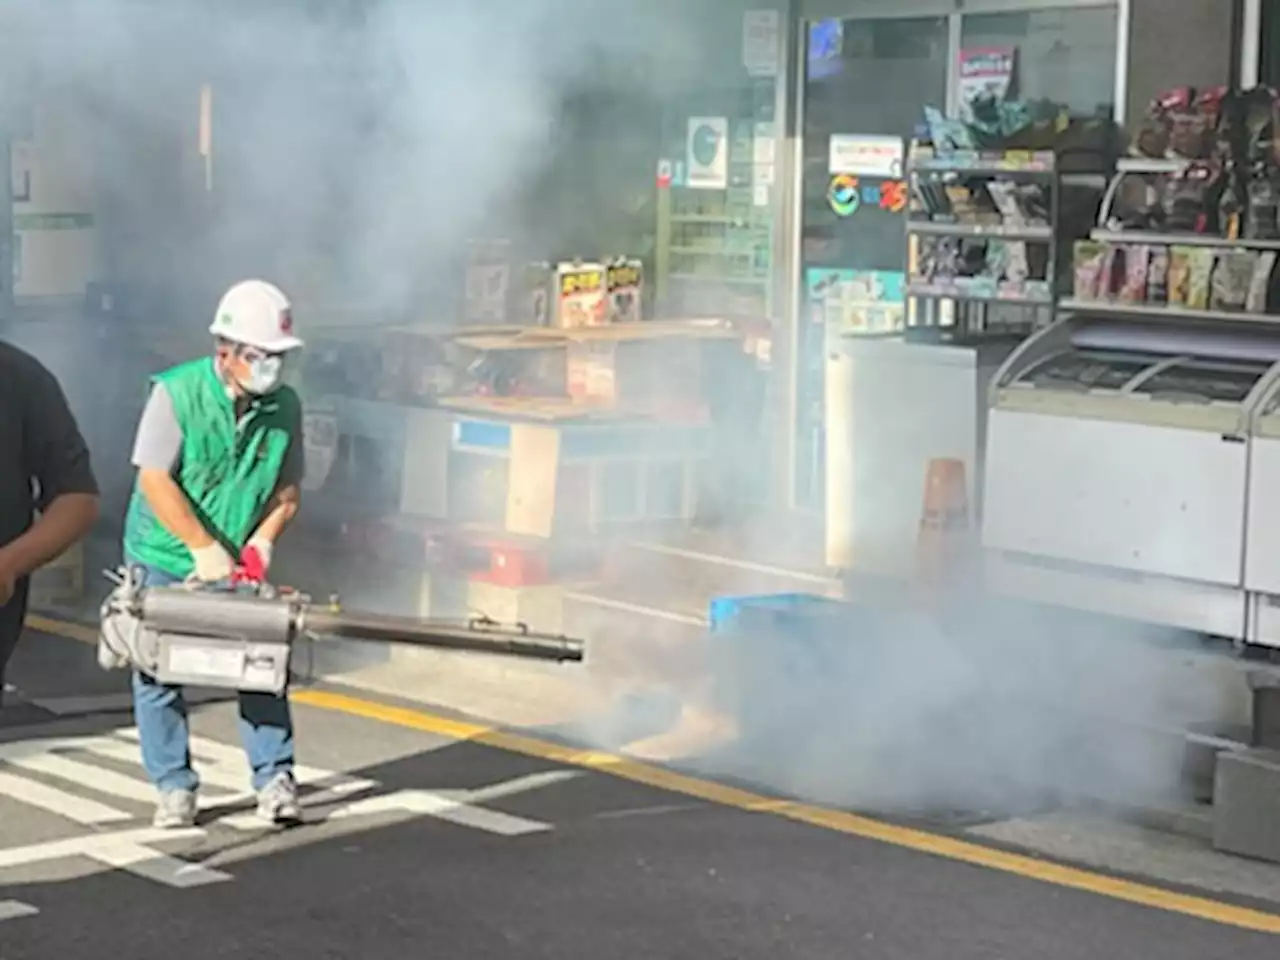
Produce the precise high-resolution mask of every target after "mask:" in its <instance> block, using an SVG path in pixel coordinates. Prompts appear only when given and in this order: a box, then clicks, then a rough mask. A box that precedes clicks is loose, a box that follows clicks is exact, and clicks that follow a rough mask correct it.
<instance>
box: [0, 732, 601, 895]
mask: <svg viewBox="0 0 1280 960" xmlns="http://www.w3.org/2000/svg"><path fill="white" fill-rule="evenodd" d="M139 750H140V744H139V742H138V732H137V729H136V728H123V729H119V730H114V731H111V732H110V733H107V734H98V735H91V736H72V737H51V738H44V739H39V740H27V741H20V742H10V743H0V802H2V801H5V800H9V801H12V802H16V803H18V804H22V805H24V806H27V807H31V808H35V809H38V810H41V811H43V812H44V813H47V814H51V815H53V816H55V817H58V818H61V819H63V820H67V821H70V822H72V823H74V824H77V825H79V826H80V827H82V828H87V830H88V832H86V833H83V834H82V835H80V836H73V837H63V838H60V839H57V840H49V841H44V842H38V843H26V844H23V845H21V846H16V847H9V848H7V849H0V882H3V879H4V872H5V871H6V870H13V869H17V868H21V867H31V866H32V865H37V864H42V863H50V862H53V861H59V860H66V859H75V858H78V859H81V860H88V861H90V862H93V863H95V864H97V865H98V866H99V867H104V868H107V869H111V870H123V871H127V872H129V873H131V874H133V875H135V876H138V877H142V878H145V879H147V880H150V881H153V882H156V883H161V884H164V885H165V886H168V887H173V888H178V889H185V888H190V887H199V886H204V885H207V884H212V883H223V882H226V881H228V880H231V879H233V878H232V877H231V876H230V875H229V874H227V873H224V872H222V871H220V870H216V869H213V868H211V867H209V866H205V865H201V864H198V863H192V862H189V861H186V860H183V859H181V858H180V857H178V856H174V855H173V854H172V853H170V852H167V850H166V849H162V847H165V846H166V845H168V844H171V843H175V842H178V841H184V840H186V841H189V840H193V839H200V838H207V837H209V836H210V831H211V830H217V829H223V830H227V829H229V830H234V831H237V832H246V833H247V832H251V831H252V832H261V831H262V830H263V824H262V822H261V821H260V820H258V819H257V817H256V815H255V814H254V813H253V812H251V811H246V810H245V809H244V806H245V805H246V804H247V803H250V802H251V801H252V799H253V794H252V792H251V791H250V790H249V789H248V780H249V769H248V764H247V762H246V760H245V756H244V753H243V751H242V750H241V748H240V747H239V746H238V745H235V746H233V745H231V744H227V743H222V742H220V741H217V740H212V739H209V738H206V737H192V738H191V752H192V756H193V760H194V762H195V766H196V769H197V771H198V772H199V774H200V779H201V794H202V795H201V806H202V808H203V809H205V810H206V811H209V812H210V813H211V814H212V820H211V821H210V822H208V823H202V824H201V825H200V826H196V827H191V828H185V829H181V830H159V829H156V828H152V827H150V826H141V825H139V824H138V821H139V820H142V819H143V818H149V816H150V813H151V809H152V806H153V804H154V802H155V798H156V794H155V790H154V789H153V788H152V786H151V785H150V784H149V783H148V782H147V780H146V778H145V775H144V774H143V772H142V769H141V757H140V755H139ZM125 771H129V772H125ZM579 775H580V774H579V773H578V772H574V771H567V770H552V771H548V772H543V773H536V774H531V775H527V776H522V777H517V778H515V779H513V780H509V781H506V782H504V783H499V784H494V785H492V786H488V787H482V788H480V789H475V790H439V791H429V790H399V791H392V792H386V791H381V792H379V791H380V790H381V784H379V783H378V782H377V781H375V780H371V779H368V778H365V777H359V776H351V775H348V774H345V773H340V772H337V771H333V770H325V769H321V768H318V767H312V766H308V765H305V764H300V765H298V766H297V767H296V769H295V777H296V779H297V780H298V783H299V786H300V788H301V792H302V796H301V802H302V804H303V806H304V808H306V809H307V810H308V811H309V813H308V816H307V820H308V822H310V823H330V822H334V823H336V822H348V823H349V822H351V821H353V820H358V819H360V818H377V817H381V818H385V817H388V816H390V817H393V818H416V817H431V818H434V819H438V820H443V821H446V822H449V823H453V824H456V825H459V826H463V827H467V828H469V829H474V830H481V831H484V832H486V833H490V834H494V835H497V836H505V837H519V836H524V835H526V834H531V833H538V832H541V831H546V830H550V829H551V825H550V824H547V823H543V822H541V821H537V820H531V819H528V818H525V817H519V816H514V815H512V814H508V813H505V812H502V811H497V810H492V809H489V808H487V807H485V806H483V804H486V803H489V802H492V801H494V800H498V799H501V798H504V797H509V796H513V795H516V794H521V793H526V792H529V791H532V790H539V789H543V788H546V787H549V786H552V785H554V784H557V783H561V782H563V781H565V780H569V779H571V778H573V777H576V776H579ZM209 788H212V789H209ZM223 807H228V808H230V809H229V810H226V811H223V812H219V810H220V808H223ZM131 824H133V825H132V826H131ZM168 849H172V848H171V847H168ZM34 909H35V908H33V907H29V906H28V905H26V904H23V903H21V902H19V901H16V900H14V901H10V900H0V921H3V920H8V919H16V918H18V917H22V916H29V915H31V913H30V911H33V910H34ZM6 910H7V911H8V913H6V912H5V911H6ZM24 911H26V912H24ZM36 912H38V911H36Z"/></svg>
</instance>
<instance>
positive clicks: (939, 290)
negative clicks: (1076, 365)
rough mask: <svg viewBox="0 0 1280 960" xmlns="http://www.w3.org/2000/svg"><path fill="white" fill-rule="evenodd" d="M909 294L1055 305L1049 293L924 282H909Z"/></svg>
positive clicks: (909, 295) (972, 301)
mask: <svg viewBox="0 0 1280 960" xmlns="http://www.w3.org/2000/svg"><path fill="white" fill-rule="evenodd" d="M907 296H908V297H917V298H920V299H923V300H957V301H963V302H967V303H1007V304H1009V305H1010V306H1023V307H1046V308H1047V307H1052V306H1053V298H1052V297H1051V296H1048V295H1046V296H1034V295H1028V294H1025V293H1022V294H1006V293H1000V292H998V291H997V292H995V293H990V294H984V293H979V292H977V291H973V290H965V289H963V288H958V287H952V286H936V285H932V284H924V283H909V284H907Z"/></svg>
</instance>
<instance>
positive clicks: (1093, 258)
mask: <svg viewBox="0 0 1280 960" xmlns="http://www.w3.org/2000/svg"><path fill="white" fill-rule="evenodd" d="M1106 264H1107V245H1106V244H1105V243H1096V242H1095V241H1093V240H1080V241H1077V243H1076V245H1075V250H1074V256H1073V265H1074V275H1075V288H1074V290H1075V296H1076V299H1078V300H1096V299H1097V298H1098V297H1100V296H1101V295H1102V277H1103V273H1104V271H1105V268H1106Z"/></svg>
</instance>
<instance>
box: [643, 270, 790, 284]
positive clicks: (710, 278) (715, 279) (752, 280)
mask: <svg viewBox="0 0 1280 960" xmlns="http://www.w3.org/2000/svg"><path fill="white" fill-rule="evenodd" d="M667 276H668V277H669V278H670V279H672V280H680V281H683V282H685V283H726V284H729V283H732V284H754V285H764V284H767V283H768V282H769V280H768V278H767V277H727V276H723V275H721V274H718V273H705V274H703V273H671V274H668V275H667Z"/></svg>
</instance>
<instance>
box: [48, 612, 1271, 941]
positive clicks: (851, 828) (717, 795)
mask: <svg viewBox="0 0 1280 960" xmlns="http://www.w3.org/2000/svg"><path fill="white" fill-rule="evenodd" d="M27 625H28V626H29V627H31V628H32V629H33V630H40V631H43V632H45V633H51V634H54V635H56V636H62V637H67V638H70V639H73V640H80V641H87V642H97V633H96V632H95V631H93V630H91V629H88V628H86V627H83V626H79V625H77V624H71V623H63V622H61V621H57V620H50V619H48V618H45V617H39V616H29V617H27ZM292 700H293V701H294V702H295V703H299V704H303V705H305V706H309V707H315V708H317V709H321V710H330V711H334V712H337V713H342V714H345V715H347V716H352V717H360V718H362V719H366V720H375V721H378V722H380V723H387V724H392V725H394V726H399V727H405V728H407V729H410V730H418V731H421V732H423V733H430V734H433V735H436V736H442V737H448V738H450V739H454V740H469V741H472V742H474V743H480V744H483V745H485V746H489V747H494V748H497V749H499V750H505V751H508V752H510V753H518V754H523V755H525V756H529V757H536V758H538V759H541V760H547V761H550V762H552V763H557V764H564V765H566V766H574V767H581V768H584V769H588V770H596V771H599V772H602V773H607V774H610V775H611V776H615V777H621V778H622V779H625V780H630V781H633V782H635V783H642V784H644V785H646V786H650V787H656V788H658V789H660V790H666V791H669V792H671V793H679V794H683V795H685V796H688V797H694V798H696V799H699V800H705V801H708V802H710V803H716V804H720V805H721V806H727V807H734V808H736V809H739V810H746V811H749V812H752V813H767V814H772V815H774V816H779V817H783V818H785V819H787V820H792V821H795V822H797V823H804V824H808V825H810V826H814V827H820V828H822V829H825V830H831V831H834V832H837V833H843V834H847V835H849V836H855V837H861V838H863V839H867V840H877V841H879V842H881V843H886V844H890V845H892V846H896V847H903V848H905V849H908V850H915V851H917V852H920V853H927V854H931V855H933V856H936V857H943V858H945V859H948V860H956V861H959V862H961V863H968V864H971V865H973V866H978V867H985V868H987V869H989V870H998V871H1000V872H1002V873H1009V874H1013V875H1015V876H1019V877H1024V878H1027V879H1031V880H1039V881H1042V882H1044V883H1050V884H1054V885H1056V886H1060V887H1069V888H1071V889H1074V890H1082V891H1085V892H1087V893H1093V894H1097V895H1099V896H1104V897H1110V898H1112V899H1115V900H1124V901H1126V902H1128V903H1136V904H1141V905H1142V906H1146V907H1154V908H1156V909H1157V910H1165V911H1169V912H1172V913H1180V914H1183V915H1185V916H1190V917H1196V918H1198V919H1201V920H1208V921H1210V922H1213V923H1219V924H1224V925H1226V926H1232V927H1240V928H1243V929H1245V930H1255V931H1259V932H1263V933H1280V914H1275V913H1266V912H1263V911H1261V910H1252V909H1249V908H1248V907H1239V906H1235V905H1233V904H1229V903H1224V902H1222V901H1219V900H1211V899H1209V898H1207V897H1198V896H1193V895H1191V894H1185V893H1177V892H1175V891H1173V890H1167V889H1164V888H1162V887H1156V886H1151V885H1149V884H1144V883H1137V882H1135V881H1132V880H1123V879H1120V878H1118V877H1111V876H1107V875H1106V874H1102V873H1096V872H1093V871H1091V870H1084V869H1081V868H1079V867H1070V866H1066V865H1064V864H1060V863H1052V862H1049V861H1046V860H1040V859H1037V858H1035V857H1031V856H1027V855H1025V854H1020V853H1011V852H1008V851H1005V850H998V849H995V848H993V847H988V846H984V845H982V844H979V843H973V842H971V841H967V840H960V839H958V838H956V837H949V836H943V835H941V834H935V833H929V832H927V831H924V830H916V829H913V828H911V827H902V826H898V825H896V824H891V823H884V822H882V821H879V820H874V819H871V818H870V817H863V816H859V815H858V814H853V813H845V812H844V811H841V810H831V809H827V808H823V807H817V806H812V805H810V804H806V803H799V802H795V801H789V800H780V799H777V798H771V797H767V796H764V795H762V794H757V793H752V792H751V791H749V790H743V789H740V788H738V787H732V786H728V785H726V784H722V783H716V782H715V781H712V780H704V779H702V778H700V777H692V776H688V775H686V774H682V773H676V772H675V771H672V770H666V769H663V768H662V767H656V766H651V765H649V764H646V763H640V762H638V761H634V760H628V759H626V758H625V757H621V756H618V755H617V754H613V753H607V752H603V751H599V750H580V749H577V748H575V747H568V746H564V745H561V744H556V743H551V742H548V741H545V740H539V739H536V738H534V737H528V736H524V735H522V734H518V733H511V732H509V731H505V730H500V729H497V728H494V727H489V726H485V725H483V724H479V723H473V722H470V721H466V720H454V719H451V718H449V717H443V716H439V715H437V714H433V713H429V712H427V711H425V710H419V709H412V708H408V707H397V706H391V705H389V704H384V703H377V702H374V701H371V700H364V699H361V698H359V697H353V696H349V695H347V694H342V693H331V692H327V691H322V690H297V691H294V692H293V694H292Z"/></svg>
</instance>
